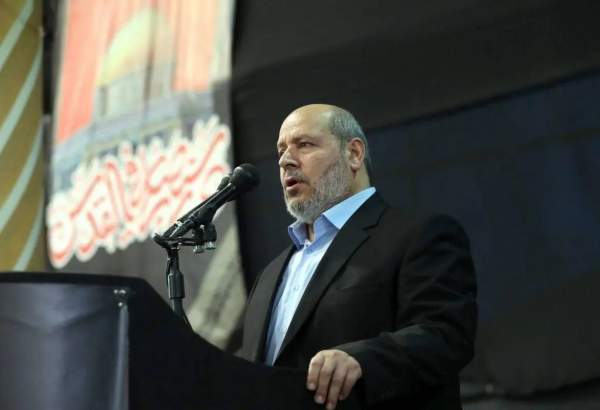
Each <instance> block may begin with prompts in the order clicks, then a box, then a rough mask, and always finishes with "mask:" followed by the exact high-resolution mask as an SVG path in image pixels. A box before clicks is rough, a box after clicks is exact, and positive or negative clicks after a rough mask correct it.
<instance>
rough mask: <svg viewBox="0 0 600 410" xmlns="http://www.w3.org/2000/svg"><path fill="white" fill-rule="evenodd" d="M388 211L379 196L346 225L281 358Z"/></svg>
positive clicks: (305, 301)
mask: <svg viewBox="0 0 600 410" xmlns="http://www.w3.org/2000/svg"><path fill="white" fill-rule="evenodd" d="M384 209H385V204H384V203H383V201H382V199H381V197H380V196H379V195H378V194H377V193H375V194H374V195H373V196H372V197H371V198H369V199H368V200H367V201H366V202H365V203H364V204H363V205H362V206H361V207H360V208H359V209H358V210H357V211H356V213H355V214H354V215H352V217H351V218H350V219H349V220H348V222H346V224H345V225H344V226H343V227H342V229H341V230H340V231H339V232H338V234H337V235H336V237H335V239H334V240H333V242H332V243H331V245H330V247H329V249H328V250H327V252H326V253H325V255H324V256H323V259H321V262H320V263H319V265H318V266H317V269H316V271H315V273H314V275H313V277H312V279H311V281H310V283H309V284H308V286H307V288H306V291H305V292H304V295H303V296H302V299H301V300H300V304H299V305H298V308H297V309H296V313H295V314H294V317H293V319H292V322H291V323H290V326H289V328H288V331H287V333H286V335H285V338H284V339H283V343H282V345H281V349H280V351H279V355H278V356H281V354H282V353H283V351H284V349H285V348H286V346H287V345H288V344H289V343H290V341H291V340H292V339H293V338H294V336H295V335H296V334H297V333H298V331H299V330H300V328H301V327H302V325H303V324H304V323H305V322H306V320H307V319H308V317H309V316H310V314H311V313H312V311H313V310H314V308H315V307H316V306H317V304H318V302H319V300H320V299H321V297H322V296H323V293H324V292H325V291H326V290H327V288H328V287H329V285H330V284H331V281H332V280H333V278H334V277H335V276H336V275H337V273H338V272H339V271H340V269H341V268H342V267H343V266H344V264H345V263H346V262H347V261H348V259H350V257H351V256H352V254H353V253H354V252H355V251H356V249H358V247H359V246H360V245H361V244H362V243H363V242H364V241H365V240H367V238H368V237H369V234H368V232H367V231H366V229H367V228H369V227H372V226H374V225H376V224H377V221H378V220H379V218H380V216H381V214H382V213H383V211H384Z"/></svg>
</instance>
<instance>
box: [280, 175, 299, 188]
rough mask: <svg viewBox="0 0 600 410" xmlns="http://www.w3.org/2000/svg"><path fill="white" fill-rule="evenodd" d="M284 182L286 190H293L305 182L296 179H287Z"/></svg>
mask: <svg viewBox="0 0 600 410" xmlns="http://www.w3.org/2000/svg"><path fill="white" fill-rule="evenodd" d="M283 182H284V184H285V187H286V188H292V187H294V186H296V185H298V184H299V183H301V182H303V181H302V180H301V179H300V178H296V177H286V178H285V179H284V181H283Z"/></svg>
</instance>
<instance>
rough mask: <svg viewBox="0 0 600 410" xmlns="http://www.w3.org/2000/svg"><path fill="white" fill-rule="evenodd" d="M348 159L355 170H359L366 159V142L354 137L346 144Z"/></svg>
mask: <svg viewBox="0 0 600 410" xmlns="http://www.w3.org/2000/svg"><path fill="white" fill-rule="evenodd" d="M346 159H347V160H348V163H349V164H350V168H351V169H352V171H353V172H356V171H358V170H359V169H360V168H361V167H362V166H363V163H364V160H365V144H364V143H363V142H362V140H361V139H360V138H352V139H351V140H350V141H348V143H347V144H346Z"/></svg>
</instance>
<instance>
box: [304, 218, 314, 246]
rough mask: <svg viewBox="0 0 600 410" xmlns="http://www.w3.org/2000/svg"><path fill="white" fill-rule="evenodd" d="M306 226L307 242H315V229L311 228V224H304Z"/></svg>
mask: <svg viewBox="0 0 600 410" xmlns="http://www.w3.org/2000/svg"><path fill="white" fill-rule="evenodd" d="M305 225H306V236H307V237H308V240H309V241H311V242H312V241H314V240H315V229H314V227H313V224H309V223H307V224H305Z"/></svg>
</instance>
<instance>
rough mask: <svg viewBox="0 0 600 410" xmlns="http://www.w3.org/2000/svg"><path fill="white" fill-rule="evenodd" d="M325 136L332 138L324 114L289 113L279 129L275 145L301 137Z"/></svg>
mask: <svg viewBox="0 0 600 410" xmlns="http://www.w3.org/2000/svg"><path fill="white" fill-rule="evenodd" d="M302 137H308V138H327V137H330V138H332V139H333V136H332V135H331V133H330V131H329V121H328V120H327V118H326V117H325V116H324V115H310V114H305V113H292V114H290V115H289V116H288V117H287V118H286V119H285V121H284V122H283V124H281V128H280V130H279V139H278V140H277V145H281V144H287V143H290V142H291V141H293V140H295V139H298V138H302Z"/></svg>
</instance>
